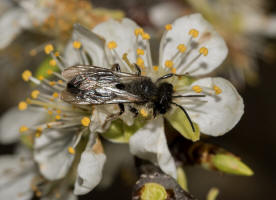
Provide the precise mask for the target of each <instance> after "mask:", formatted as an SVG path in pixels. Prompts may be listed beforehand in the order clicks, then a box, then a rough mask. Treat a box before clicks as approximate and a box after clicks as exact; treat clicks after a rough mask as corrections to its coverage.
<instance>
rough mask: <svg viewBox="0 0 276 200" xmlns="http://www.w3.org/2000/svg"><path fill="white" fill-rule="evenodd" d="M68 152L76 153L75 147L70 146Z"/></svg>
mask: <svg viewBox="0 0 276 200" xmlns="http://www.w3.org/2000/svg"><path fill="white" fill-rule="evenodd" d="M68 152H69V153H70V154H72V155H74V154H75V153H76V151H75V149H74V148H73V147H68Z"/></svg>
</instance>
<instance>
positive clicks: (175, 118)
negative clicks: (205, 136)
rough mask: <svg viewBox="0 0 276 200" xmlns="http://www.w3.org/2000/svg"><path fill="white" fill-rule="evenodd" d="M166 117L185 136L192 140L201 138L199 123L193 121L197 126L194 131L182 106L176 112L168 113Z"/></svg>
mask: <svg viewBox="0 0 276 200" xmlns="http://www.w3.org/2000/svg"><path fill="white" fill-rule="evenodd" d="M166 119H167V120H168V121H169V122H170V124H171V125H172V127H173V128H174V129H176V130H177V131H178V132H179V133H181V135H183V136H184V137H185V138H187V139H189V140H192V141H193V142H195V141H197V140H199V137H200V130H199V127H198V125H197V124H196V123H194V122H193V125H194V127H195V132H194V131H193V129H192V126H191V124H190V122H189V120H188V118H187V116H186V115H185V113H184V112H183V111H182V110H181V109H180V108H176V110H175V111H174V113H172V114H168V115H166Z"/></svg>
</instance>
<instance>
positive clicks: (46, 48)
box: [44, 44, 54, 55]
mask: <svg viewBox="0 0 276 200" xmlns="http://www.w3.org/2000/svg"><path fill="white" fill-rule="evenodd" d="M44 51H45V53H46V54H47V55H48V54H50V53H52V52H53V51H54V47H53V45H52V44H47V45H46V46H45V47H44Z"/></svg>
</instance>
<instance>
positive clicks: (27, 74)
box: [22, 70, 32, 81]
mask: <svg viewBox="0 0 276 200" xmlns="http://www.w3.org/2000/svg"><path fill="white" fill-rule="evenodd" d="M31 76H32V72H31V71H30V70H25V71H24V72H23V73H22V79H23V80H24V81H29V80H30V78H31Z"/></svg>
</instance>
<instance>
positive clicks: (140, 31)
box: [134, 28, 144, 36]
mask: <svg viewBox="0 0 276 200" xmlns="http://www.w3.org/2000/svg"><path fill="white" fill-rule="evenodd" d="M143 33H144V30H143V29H142V28H136V29H135V30H134V34H135V35H136V36H138V35H142V34H143Z"/></svg>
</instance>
